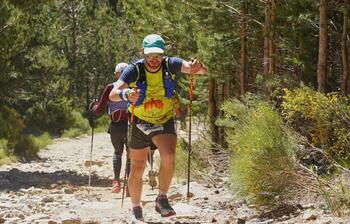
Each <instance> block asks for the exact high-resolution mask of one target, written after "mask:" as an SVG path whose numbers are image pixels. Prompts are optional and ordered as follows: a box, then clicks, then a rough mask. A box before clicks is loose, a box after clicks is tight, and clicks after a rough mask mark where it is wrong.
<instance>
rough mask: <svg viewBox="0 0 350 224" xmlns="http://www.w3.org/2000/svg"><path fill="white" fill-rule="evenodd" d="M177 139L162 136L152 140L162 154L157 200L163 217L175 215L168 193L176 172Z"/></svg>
mask: <svg viewBox="0 0 350 224" xmlns="http://www.w3.org/2000/svg"><path fill="white" fill-rule="evenodd" d="M176 140H177V137H176V135H174V134H160V135H156V136H154V137H153V138H152V141H153V142H154V144H155V145H156V146H157V147H158V150H159V153H160V159H161V162H160V168H159V176H158V180H159V194H158V196H157V199H156V211H157V212H159V213H160V214H161V215H162V216H163V217H168V216H172V215H175V211H174V209H173V208H172V207H171V206H170V204H169V202H168V198H167V193H168V190H169V186H170V184H171V180H172V178H173V175H174V170H175V150H176Z"/></svg>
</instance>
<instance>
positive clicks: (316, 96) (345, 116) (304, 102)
mask: <svg viewBox="0 0 350 224" xmlns="http://www.w3.org/2000/svg"><path fill="white" fill-rule="evenodd" d="M284 93H285V95H284V96H283V103H282V108H283V112H282V113H283V116H284V118H285V119H286V121H287V122H288V123H289V124H291V125H292V127H293V128H294V129H296V130H297V131H299V132H300V133H301V134H302V135H304V136H306V137H308V139H309V141H310V142H311V143H312V144H314V145H315V146H317V147H321V148H323V149H325V150H326V151H327V152H329V153H330V155H332V156H334V158H336V159H338V160H342V161H349V159H350V144H349V143H350V142H349V141H350V136H349V135H348V132H349V128H350V110H349V109H350V108H349V102H348V99H347V98H346V97H343V96H340V95H339V94H337V93H329V94H323V93H320V92H317V91H315V90H313V89H311V88H310V87H307V86H301V87H300V88H297V89H295V90H293V91H292V90H289V89H284Z"/></svg>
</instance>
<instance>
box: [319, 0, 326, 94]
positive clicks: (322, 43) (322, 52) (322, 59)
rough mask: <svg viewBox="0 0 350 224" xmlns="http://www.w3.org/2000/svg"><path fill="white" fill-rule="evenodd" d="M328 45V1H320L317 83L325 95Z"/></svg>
mask: <svg viewBox="0 0 350 224" xmlns="http://www.w3.org/2000/svg"><path fill="white" fill-rule="evenodd" d="M327 44H328V27H327V0H320V37H319V52H318V65H317V83H318V91H319V92H323V93H325V92H326V86H327Z"/></svg>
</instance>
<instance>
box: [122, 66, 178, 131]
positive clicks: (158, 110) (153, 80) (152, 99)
mask: <svg viewBox="0 0 350 224" xmlns="http://www.w3.org/2000/svg"><path fill="white" fill-rule="evenodd" d="M145 75H146V83H147V88H146V97H145V99H144V100H143V102H142V104H141V105H139V106H136V107H135V109H134V115H135V116H136V117H138V118H139V119H141V120H144V121H146V122H149V123H152V124H156V125H159V124H164V123H165V122H167V121H168V120H169V119H170V118H171V117H173V112H172V110H173V105H172V99H169V98H167V97H165V89H164V84H163V74H162V69H159V71H158V72H155V73H151V72H148V71H147V70H146V69H145ZM130 86H135V82H134V83H132V84H131V85H130ZM131 110H132V106H129V111H130V112H131Z"/></svg>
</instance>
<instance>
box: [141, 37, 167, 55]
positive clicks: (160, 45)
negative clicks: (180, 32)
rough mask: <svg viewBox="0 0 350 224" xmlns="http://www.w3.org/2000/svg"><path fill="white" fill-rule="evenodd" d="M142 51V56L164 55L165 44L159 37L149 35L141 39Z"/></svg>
mask: <svg viewBox="0 0 350 224" xmlns="http://www.w3.org/2000/svg"><path fill="white" fill-rule="evenodd" d="M143 50H144V51H143V52H144V54H151V53H159V54H164V50H165V42H164V40H163V38H162V37H161V36H159V35H157V34H150V35H148V36H146V37H145V39H143Z"/></svg>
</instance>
